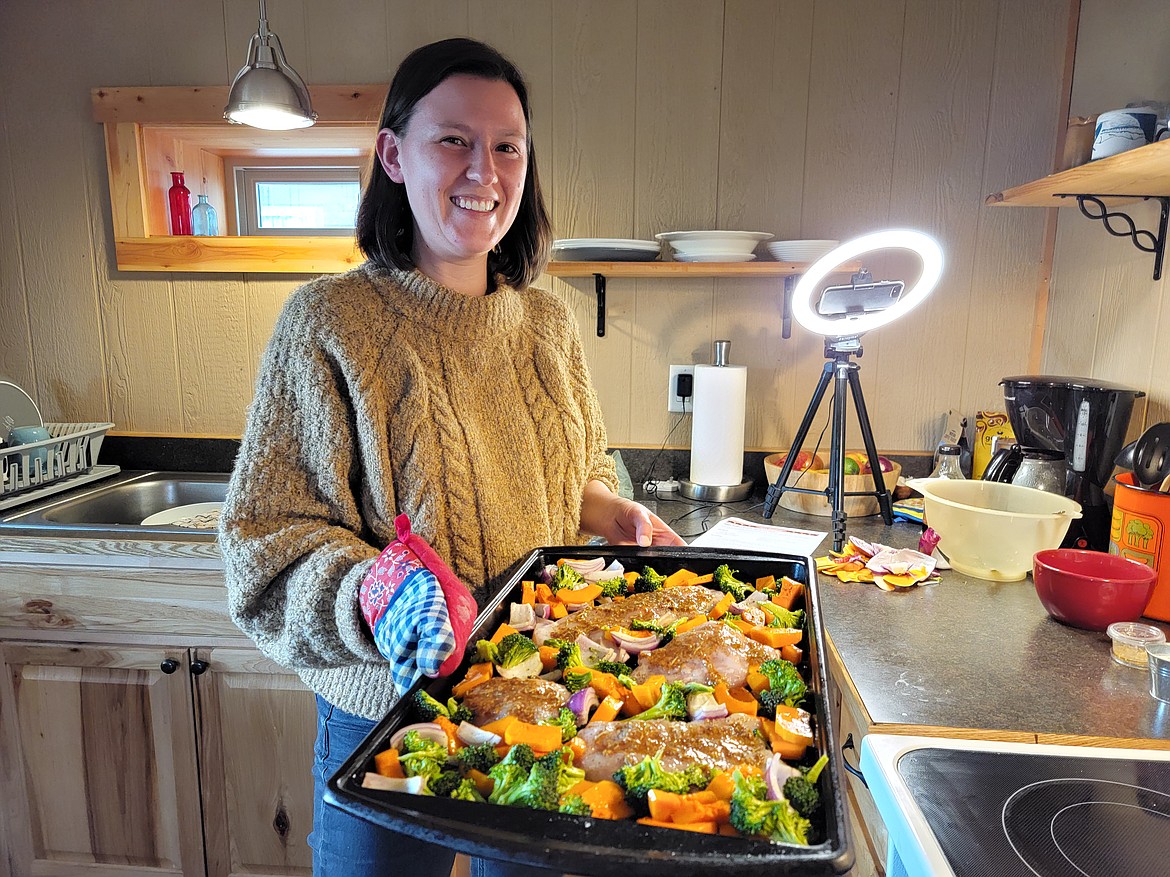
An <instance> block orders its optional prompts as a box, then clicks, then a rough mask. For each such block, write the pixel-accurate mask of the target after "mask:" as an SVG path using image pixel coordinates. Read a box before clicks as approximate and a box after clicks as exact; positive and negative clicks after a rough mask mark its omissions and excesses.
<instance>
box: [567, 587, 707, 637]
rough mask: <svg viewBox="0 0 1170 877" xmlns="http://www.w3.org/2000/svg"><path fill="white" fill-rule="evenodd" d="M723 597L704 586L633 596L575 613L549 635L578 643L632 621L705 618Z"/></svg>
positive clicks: (670, 589) (624, 625)
mask: <svg viewBox="0 0 1170 877" xmlns="http://www.w3.org/2000/svg"><path fill="white" fill-rule="evenodd" d="M722 596H723V595H722V594H721V593H719V592H718V591H712V590H711V589H710V588H704V587H702V586H701V585H683V586H680V587H677V588H663V589H662V590H659V591H652V592H650V593H648V594H632V595H630V596H629V597H627V598H626V599H624V600H614V601H613V602H611V603H603V604H601V605H599V606H590V607H588V608H585V609H582V610H580V611H579V612H573V613H571V614H569V615H568V616H566V617H564V618H562V619H561V620H560V621H558V622H556V624H554V625H553V626H552V627H551V628H549V632H548V636H550V637H555V638H556V639H563V640H569V641H572V640H575V639H576V638H577V637H578V636H579V635H580V634H585V635H586V636H588V637H590V638H592V639H596V640H599V641H600V639H601V631H602V629H603V628H606V627H626V626H628V625H629V623H630V622H631V621H653V620H654V619H656V618H665V617H667V616H669V617H670V618H671V619H672V620H673V619H674V618H678V617H679V616H684V615H686V616H689V615H701V614H705V613H707V612H709V611H710V609H711V607H712V606H714V605H715V604H716V603H718V602H719V598H720V597H722Z"/></svg>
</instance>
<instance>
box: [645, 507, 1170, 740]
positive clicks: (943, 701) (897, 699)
mask: <svg viewBox="0 0 1170 877" xmlns="http://www.w3.org/2000/svg"><path fill="white" fill-rule="evenodd" d="M671 497H672V495H671V494H666V495H663V496H659V497H646V496H644V495H641V494H639V496H638V497H637V498H638V499H639V500H640V501H642V502H644V503H645V504H646V505H647V506H649V507H651V508H653V509H654V510H655V511H656V512H657V513H658V514H659V516H661V517H662V518H663V519H664V520H666V521H667V522H668V523H670V524H671V525H672V526H673V527H674V529H675V530H676V532H678V533H679V535H681V536H683V537H684V538H686V539H687V540H688V541H690V539H691V538H693V537H694V536H696V535H698V533H700V532H702V530H703V529H706V527H708V526H710V525H712V524H714V523H716V522H717V521H718V520H719V519H720V518H722V517H727V516H735V517H739V518H743V519H744V520H749V521H756V522H763V523H771V524H781V525H787V526H792V527H799V528H802V529H811V530H819V531H823V532H825V533H826V534H828V533H829V532H830V529H831V528H830V520H829V518H827V517H816V516H809V515H802V514H799V513H795V512H791V511H788V510H786V509H783V508H777V509H776V512H775V514H774V515H773V516H772V518H771V520H769V521H765V519H764V518H763V504H762V501H761V500H760V498H759V497H754V498H753V499H752V500H750V501H747V502H743V503H727V504H720V505H714V504H700V503H693V502H689V501H686V500H679V499H674V498H671ZM846 532H847V534H852V535H857V536H859V537H861V538H863V539H866V540H868V541H876V542H880V543H882V544H884V545H890V546H893V547H896V548H917V547H918V537H919V536H920V534H921V532H922V527H921V526H920V525H918V524H914V523H910V522H899V521H895V522H894V524H893V525H892V526H889V527H887V526H886V525H885V524H884V523H883V521H882V519H881V516H880V515H875V516H873V517H865V518H850V519H849V521H848V524H847V531H846ZM831 547H832V538H831V536H830V535H826V537H825V539H824V541H823V542H822V543H821V545H820V547H819V548H818V549H817V550H816V551H815V552H814V554H815V555H816V556H823V555H825V554H827V553H828V551H829V549H830V548H831ZM818 591H819V596H820V604H821V612H822V616H823V622H824V628H825V633H826V635H827V638H828V640H829V645H830V648H829V651H830V653H831V654H830V655H829V661H830V667H829V669H830V670H833V669H834V666H833V664H834V662H839V664H840V666H841V667H842V668H843V669H844V672H845V673H846V674H847V676H848V682H849V683H851V684H852V686H853V687H854V689H855V690H856V692H857V694H858V695H859V697H860V700H861V702H862V704H863V705H864V707H865V709H866V711H867V712H868V714H869V717H870V720H871V722H870V724H871V729H872V730H874V731H879V732H882V733H902V734H925V735H928V736H946V737H965V738H976V739H996V740H1007V741H1016V742H1039V743H1058V744H1075V745H1087V746H1121V747H1128V748H1143V749H1145V748H1148V749H1170V704H1167V703H1162V702H1161V701H1158V700H1156V699H1155V698H1153V697H1152V696H1151V695H1150V693H1149V674H1148V671H1146V670H1144V669H1138V668H1135V667H1128V666H1123V665H1121V664H1118V663H1117V662H1115V661H1114V660H1113V659H1112V658H1111V648H1110V640H1109V637H1108V636H1106V635H1105V634H1104V633H1094V632H1092V631H1086V630H1080V629H1077V628H1074V627H1069V626H1067V625H1065V624H1062V623H1060V622H1058V621H1056V620H1055V619H1053V618H1051V617H1049V615H1048V613H1047V612H1046V611H1045V610H1044V607H1043V606H1041V605H1040V600H1039V598H1038V597H1037V596H1036V590H1035V587H1034V586H1033V584H1032V579H1031V576H1029V577H1028V578H1027V579H1025V580H1024V581H1020V582H1006V583H1003V582H989V581H984V580H982V579H977V578H972V577H970V576H966V575H963V574H962V573H959V572H956V571H955V570H944V571H943V572H942V581H940V582H939V583H937V584H934V585H929V586H918V587H914V588H908V589H899V590H896V591H891V592H886V591H883V590H881V589H880V588H878V587H877V586H875V585H873V584H846V583H842V582H840V581H839V580H838V579H837V578H835V577H833V576H825V575H820V576H819V577H818ZM1143 621H1147V622H1150V623H1153V624H1155V625H1156V626H1158V627H1160V628H1161V629H1162V630H1163V631H1165V632H1166V633H1167V635H1168V637H1170V625H1167V624H1165V623H1162V622H1155V621H1151V620H1150V619H1143Z"/></svg>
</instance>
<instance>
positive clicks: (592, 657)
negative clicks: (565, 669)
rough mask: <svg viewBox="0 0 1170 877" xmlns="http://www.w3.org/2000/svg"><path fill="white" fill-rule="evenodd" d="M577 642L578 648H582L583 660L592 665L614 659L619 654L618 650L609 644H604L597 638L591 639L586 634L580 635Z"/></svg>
mask: <svg viewBox="0 0 1170 877" xmlns="http://www.w3.org/2000/svg"><path fill="white" fill-rule="evenodd" d="M576 642H577V648H579V649H580V650H581V660H582V661H584V662H585V663H586V664H588V665H589V666H590V667H592V666H593V665H594V664H596V663H597V662H598V661H612V660H613V659H614V657H616V655H617V652H615V651H614V650H613V649H611V648H609V646H603V645H602V644H601V643H599V642H597V641H596V640H591V639H590V638H589V637H587V636H585V634H581V635H580V636H578V637H577V640H576Z"/></svg>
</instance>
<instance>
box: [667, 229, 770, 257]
mask: <svg viewBox="0 0 1170 877" xmlns="http://www.w3.org/2000/svg"><path fill="white" fill-rule="evenodd" d="M654 237H655V238H657V239H658V240H659V241H664V242H666V243H667V244H669V245H670V249H671V255H672V256H673V257H674V260H675V261H676V262H750V261H752V260H753V259H755V258H756V254H755V249H756V246H757V245H758V244H759V243H760V241H766V240H770V239H771V237H772V235H770V234H768V233H766V232H762V231H665V232H663V233H662V234H656V235H655V236H654Z"/></svg>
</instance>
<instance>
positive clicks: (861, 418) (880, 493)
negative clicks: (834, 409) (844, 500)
mask: <svg viewBox="0 0 1170 877" xmlns="http://www.w3.org/2000/svg"><path fill="white" fill-rule="evenodd" d="M859 371H860V367H859V366H858V365H857V363H854V362H851V363H849V388H850V389H851V390H852V391H853V405H854V407H855V408H856V409H857V420H858V422H859V423H860V424H861V438H862V440H863V441H864V442H865V453H866V456H867V458H868V460H869V468H870V471H871V472H872V473H873V486H874V491H875V492H876V494H877V501H878V506H879V508H881V511H882V520H883V521H885V522H886V526H889V525H890V524H892V523H894V510H893V508H892V507H891V503H890V491H889V490H888V489H887V488H886V480H885V476H884V475H883V474H882V467H881V466H878V464H877V462H878V452H877V444H876V443H875V442H874V440H873V429H872V428H871V427H870V425H869V412H868V411H866V409H865V397H864V396H862V395H861V377H860V375H859V374H858V372H859ZM875 467H876V468H875Z"/></svg>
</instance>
